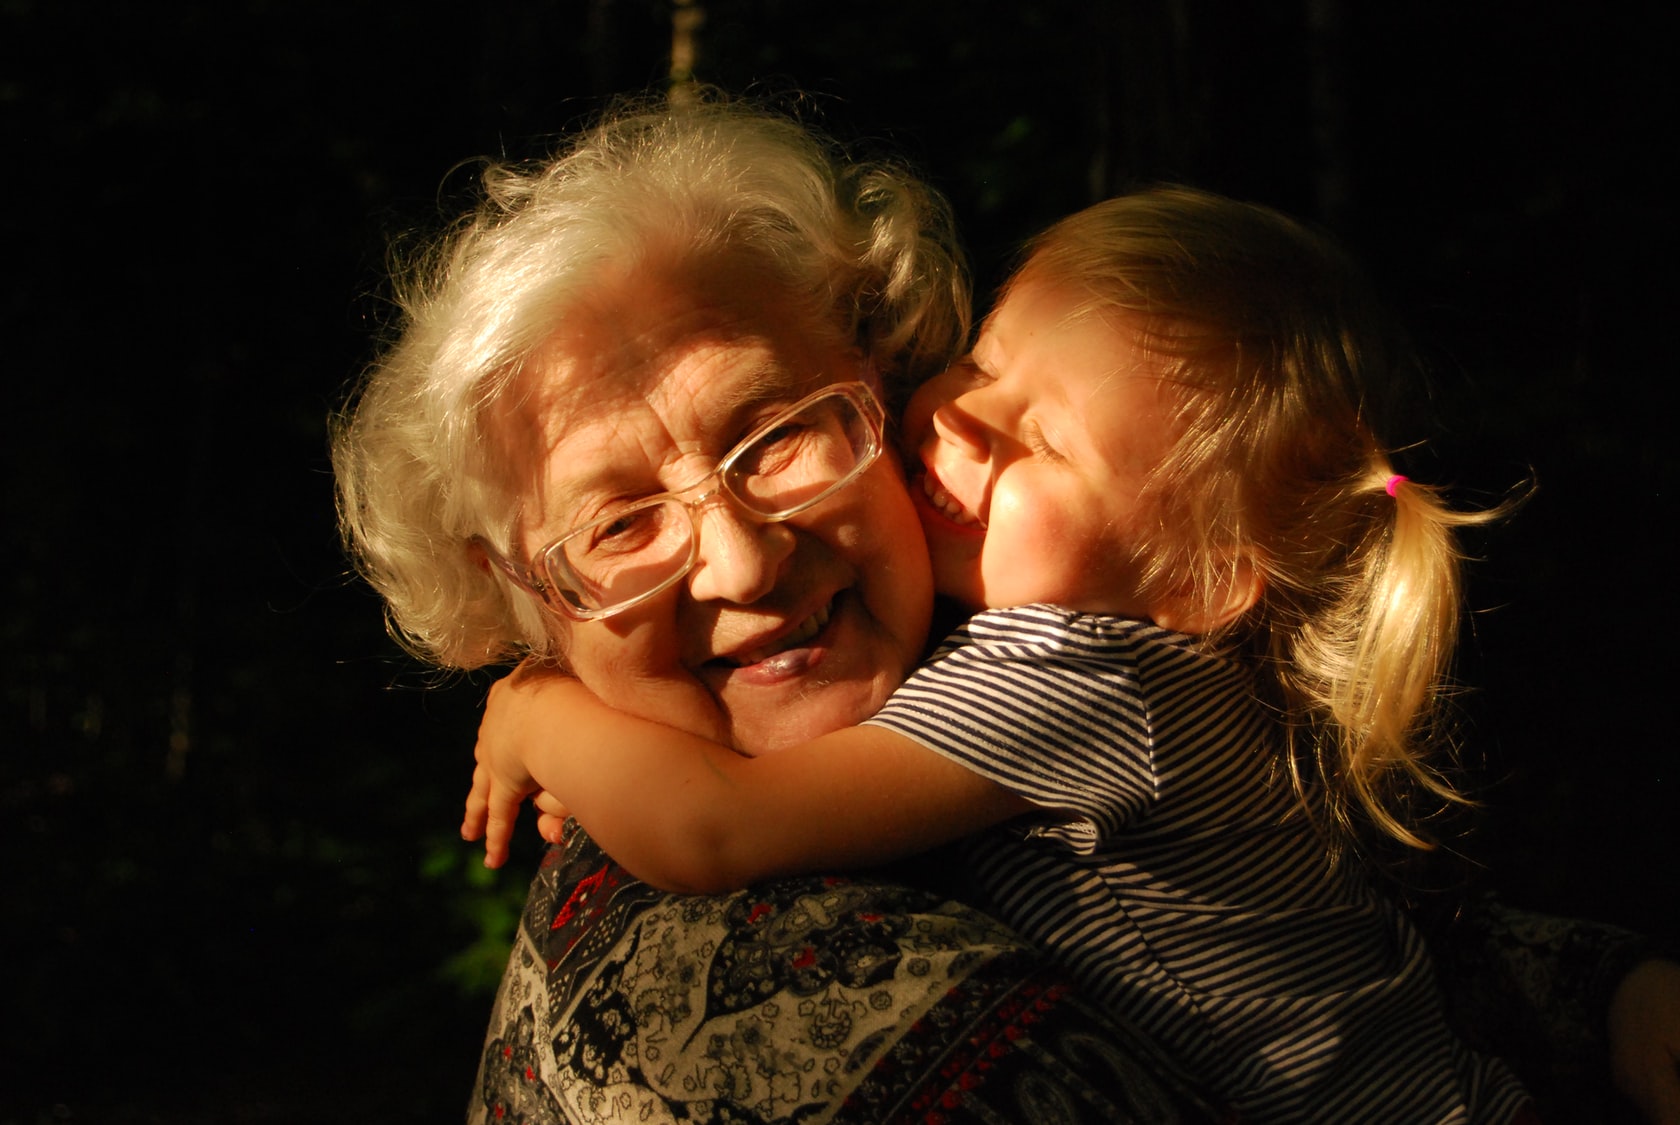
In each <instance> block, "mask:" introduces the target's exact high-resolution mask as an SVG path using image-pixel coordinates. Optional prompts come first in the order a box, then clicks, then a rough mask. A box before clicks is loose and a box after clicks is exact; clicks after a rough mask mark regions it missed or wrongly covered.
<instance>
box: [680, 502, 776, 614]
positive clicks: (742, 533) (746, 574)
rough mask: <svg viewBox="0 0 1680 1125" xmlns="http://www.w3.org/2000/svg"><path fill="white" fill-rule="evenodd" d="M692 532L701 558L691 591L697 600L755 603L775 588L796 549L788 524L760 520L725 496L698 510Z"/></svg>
mask: <svg viewBox="0 0 1680 1125" xmlns="http://www.w3.org/2000/svg"><path fill="white" fill-rule="evenodd" d="M694 533H695V535H697V536H699V540H700V542H699V556H698V557H697V558H696V559H695V561H694V569H693V570H692V571H690V572H689V576H688V591H689V594H690V596H691V597H693V598H695V599H696V600H697V601H728V602H735V603H737V604H739V605H750V604H752V603H753V602H756V601H757V600H758V599H760V598H762V597H764V596H765V595H766V594H768V593H769V592H770V591H771V590H773V589H775V588H776V582H777V580H778V579H779V578H780V577H781V573H782V569H783V565H784V564H785V563H786V562H787V559H788V556H789V555H791V554H792V553H793V548H794V533H793V529H792V528H791V527H789V526H788V525H787V524H786V523H766V522H764V521H762V520H759V519H756V518H754V517H753V516H752V515H751V514H749V513H747V512H743V511H742V510H741V509H740V508H738V507H736V506H735V505H734V504H733V503H732V502H730V501H729V500H728V499H726V498H723V497H719V498H718V499H717V500H716V501H714V502H712V503H708V504H707V505H705V506H704V507H703V508H702V509H701V510H700V511H699V512H698V513H696V515H695V526H694Z"/></svg>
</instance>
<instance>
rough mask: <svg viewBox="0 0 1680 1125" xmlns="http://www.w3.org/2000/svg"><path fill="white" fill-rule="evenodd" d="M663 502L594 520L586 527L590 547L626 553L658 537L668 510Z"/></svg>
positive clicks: (602, 550)
mask: <svg viewBox="0 0 1680 1125" xmlns="http://www.w3.org/2000/svg"><path fill="white" fill-rule="evenodd" d="M666 507H667V506H666V505H664V504H656V505H653V506H652V507H647V508H632V509H630V510H629V511H626V512H620V513H619V514H617V515H615V516H610V517H608V518H607V519H604V520H602V521H601V522H600V523H597V524H595V525H594V526H592V527H591V528H590V529H589V535H588V544H589V550H590V551H591V552H592V553H594V552H601V553H611V554H627V553H629V552H632V551H637V550H640V549H641V548H643V547H645V546H647V545H648V544H649V543H653V542H655V541H657V540H658V539H659V536H660V529H661V528H662V527H663V526H664V523H665V521H666V519H667V518H668V513H667V512H666V510H665V509H666Z"/></svg>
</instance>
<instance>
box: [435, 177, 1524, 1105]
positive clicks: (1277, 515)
mask: <svg viewBox="0 0 1680 1125" xmlns="http://www.w3.org/2000/svg"><path fill="white" fill-rule="evenodd" d="M1361 293H1362V290H1361V288H1360V287H1359V285H1358V284H1357V283H1356V279H1355V277H1354V275H1353V272H1352V271H1351V269H1350V268H1349V267H1348V266H1347V265H1346V264H1345V263H1344V260H1343V259H1342V258H1341V257H1340V256H1339V255H1338V254H1337V253H1336V252H1335V251H1333V250H1332V249H1331V248H1329V247H1328V246H1327V245H1326V244H1324V243H1323V242H1322V241H1321V240H1319V239H1317V238H1315V237H1314V236H1312V235H1310V234H1308V233H1307V232H1306V231H1305V230H1303V229H1302V228H1301V227H1299V226H1297V225H1296V224H1294V223H1292V222H1290V221H1289V220H1287V219H1285V218H1283V217H1282V216H1279V215H1277V214H1275V213H1274V212H1271V211H1269V210H1266V209H1264V208H1259V207H1255V206H1250V205H1245V204H1240V203H1235V202H1232V201H1229V200H1226V199H1222V198H1219V197H1216V196H1211V195H1207V194H1203V193H1198V192H1192V191H1188V190H1183V189H1166V190H1157V191H1151V192H1145V193H1141V194H1137V195H1132V196H1127V197H1123V198H1120V199H1115V200H1111V201H1109V202H1107V203H1103V204H1099V205H1097V206H1095V207H1092V208H1090V209H1088V210H1086V211H1084V212H1081V213H1079V214H1077V215H1074V216H1072V217H1071V218H1069V219H1066V220H1063V221H1062V222H1060V223H1058V224H1057V225H1056V226H1054V227H1052V228H1051V229H1050V230H1049V231H1048V232H1046V233H1045V234H1044V235H1042V236H1041V237H1040V238H1039V239H1038V240H1036V241H1035V242H1034V243H1033V244H1032V245H1031V246H1030V247H1029V253H1028V256H1027V257H1026V259H1025V262H1024V264H1023V265H1022V266H1021V268H1020V269H1019V270H1018V271H1017V272H1016V273H1015V275H1014V276H1013V278H1012V279H1011V280H1010V281H1009V283H1008V284H1007V286H1006V287H1005V289H1004V292H1003V295H1002V297H1001V299H1000V301H999V303H998V305H997V307H996V309H995V310H994V311H993V313H992V314H991V316H990V317H989V318H988V319H987V321H986V323H985V325H984V328H983V329H982V331H981V334H980V336H979V339H978V341H977V343H976V345H975V347H974V350H973V352H972V354H971V355H970V356H969V357H968V358H966V359H965V360H963V361H962V362H960V363H958V364H956V365H955V366H953V367H952V368H951V369H950V370H948V371H947V372H945V373H944V374H943V375H941V376H939V377H938V378H936V379H934V380H933V381H931V382H930V383H929V384H927V385H926V386H924V387H923V388H922V389H921V390H920V391H918V392H917V394H916V396H915V397H914V399H913V400H912V402H911V404H910V407H909V410H908V411H907V414H906V418H905V424H904V428H905V434H906V438H907V441H908V443H909V445H908V448H909V457H908V460H909V462H910V465H911V468H912V470H913V472H912V475H913V476H914V477H917V478H918V479H917V480H916V481H914V482H913V484H912V487H913V489H914V490H916V491H917V493H918V496H919V500H920V510H921V515H922V519H923V524H924V527H925V529H926V532H927V538H928V544H929V547H930V552H931V555H932V558H933V562H934V570H935V578H936V581H937V583H938V587H939V590H940V591H941V593H943V594H946V595H949V596H950V597H952V598H955V599H958V600H959V601H961V602H962V603H963V604H964V605H966V606H969V607H990V608H987V609H986V610H984V611H983V612H980V613H978V614H977V615H976V616H975V617H973V618H972V619H971V620H969V621H968V623H967V624H966V625H964V626H963V627H962V628H960V629H958V630H957V631H956V632H955V633H953V634H952V635H951V637H950V638H948V639H947V640H946V642H945V643H944V645H943V646H942V647H941V648H940V650H939V651H938V652H937V653H936V654H935V655H934V657H933V658H932V660H931V661H930V662H929V663H927V664H926V665H925V666H924V667H923V668H922V669H920V670H919V671H918V672H917V673H916V674H914V675H913V676H912V677H911V678H910V680H909V681H908V682H907V683H906V684H905V685H904V686H903V687H902V688H901V689H900V690H899V691H898V692H897V693H895V694H894V696H893V698H892V699H891V700H890V701H889V703H888V704H887V706H886V707H885V709H884V710H882V711H881V713H880V714H878V715H877V716H875V717H874V718H873V719H871V720H870V721H869V722H868V723H867V724H865V725H864V726H861V727H858V728H853V729H851V730H844V731H839V732H836V733H835V734H832V735H829V736H826V737H823V738H820V739H817V740H815V741H814V742H811V743H808V744H806V745H804V746H801V747H797V748H794V749H790V750H787V751H783V752H781V753H777V754H773V755H769V756H765V757H760V758H756V759H751V758H744V757H740V756H738V755H736V754H734V753H732V752H730V751H728V750H725V749H723V748H721V747H717V746H715V745H712V744H710V743H706V742H704V741H702V740H698V739H691V738H688V737H686V736H683V735H679V734H677V733H675V732H673V731H671V730H669V729H667V728H665V727H662V726H659V725H657V724H652V723H641V722H637V721H634V720H630V719H627V718H624V717H622V716H619V715H617V714H616V713H614V712H611V711H609V710H607V709H606V708H605V707H603V706H602V705H600V704H599V703H595V702H593V700H592V698H591V697H589V695H588V693H587V692H586V691H584V690H583V689H582V688H581V687H577V686H576V685H568V684H566V683H564V682H560V681H549V682H548V686H545V687H544V688H543V689H542V690H541V691H540V692H538V693H532V698H531V699H528V700H527V701H526V702H525V703H524V704H521V706H523V707H527V708H529V711H528V713H527V714H526V715H524V716H522V717H520V718H518V719H517V720H515V722H514V727H515V728H517V729H516V730H515V731H514V732H513V734H512V736H504V732H506V731H507V730H508V728H507V726H506V725H505V724H503V725H498V726H497V727H495V728H494V730H492V728H490V727H489V726H487V728H486V729H487V732H488V733H487V735H486V736H485V737H481V741H480V745H479V757H480V766H479V770H478V772H477V773H476V774H475V778H474V788H473V793H472V795H471V797H469V800H468V815H467V820H466V825H465V831H466V834H467V835H468V837H469V838H476V836H477V835H478V834H479V833H480V832H481V831H483V830H484V827H485V823H486V818H487V817H488V818H489V820H490V821H491V825H492V830H491V840H490V844H489V850H490V859H491V861H493V862H500V858H501V856H502V855H503V854H505V844H506V837H507V832H508V825H509V824H510V823H511V820H512V814H513V812H514V810H515V809H516V808H517V804H518V802H519V801H520V800H521V799H523V798H524V797H525V796H527V795H528V794H529V793H530V792H532V791H533V790H534V789H536V788H538V787H540V788H542V789H545V790H547V791H549V792H550V793H552V794H554V795H555V796H556V797H558V798H559V799H560V800H563V801H564V802H565V803H566V805H567V806H568V808H569V809H570V811H571V812H572V814H573V815H575V816H576V817H577V819H578V821H579V822H580V823H581V824H582V825H583V826H584V827H585V828H586V829H587V830H588V831H589V832H590V833H591V835H593V836H594V837H595V838H596V839H597V841H598V842H600V843H601V844H602V846H603V847H605V848H606V850H607V851H608V852H609V853H610V854H612V855H613V856H614V857H615V858H617V859H618V860H619V862H621V863H623V864H624V866H625V867H627V868H628V869H629V870H630V871H632V872H633V873H635V874H637V875H639V876H640V877H642V878H643V879H646V880H647V881H649V882H652V883H655V884H657V885H661V886H665V887H668V888H674V889H680V890H712V889H721V888H733V887H737V886H740V885H744V884H745V883H748V882H751V881H753V880H755V879H757V878H761V877H764V876H769V875H773V874H780V873H784V872H790V871H798V870H817V869H825V868H832V867H834V866H835V865H844V864H867V863H872V862H876V861H880V860H885V859H889V858H894V857H897V856H901V855H904V854H908V853H911V852H914V851H917V850H920V849H923V848H926V847H929V846H932V845H934V844H938V843H943V842H947V841H949V840H952V839H956V838H958V837H961V836H964V835H967V834H969V833H972V832H976V831H977V830H979V829H982V828H986V827H989V826H993V825H1000V824H1003V822H1005V821H1008V822H1009V823H1008V824H1007V825H1004V827H1002V828H999V829H998V830H996V831H991V832H984V833H980V834H979V835H977V836H975V837H974V838H973V840H972V842H971V844H970V845H969V853H970V856H971V858H972V862H973V865H974V872H975V874H976V876H977V877H978V879H979V881H980V883H981V885H982V886H983V887H984V888H985V890H986V891H987V892H988V893H989V894H990V895H991V896H992V897H993V899H994V900H995V903H996V906H997V909H998V910H999V911H1000V913H1001V916H1002V917H1003V918H1004V920H1005V921H1007V922H1009V923H1010V924H1011V925H1013V926H1014V927H1016V928H1017V929H1018V930H1020V931H1021V932H1022V933H1023V934H1025V935H1026V936H1027V937H1029V938H1031V939H1032V940H1034V941H1035V942H1037V943H1038V944H1040V945H1041V946H1042V947H1043V948H1044V949H1046V950H1047V951H1048V952H1050V954H1051V955H1052V956H1054V957H1056V958H1058V959H1060V960H1061V961H1062V962H1063V963H1064V964H1065V965H1067V966H1068V967H1069V968H1070V969H1071V970H1073V972H1074V973H1075V974H1076V975H1077V976H1078V977H1079V978H1080V979H1081V980H1082V981H1083V983H1084V984H1085V985H1086V986H1087V987H1088V988H1089V989H1090V990H1091V991H1092V992H1093V994H1095V995H1096V996H1097V997H1098V998H1099V999H1101V1000H1103V1001H1104V1002H1105V1003H1107V1004H1109V1005H1111V1006H1112V1007H1113V1009H1114V1010H1116V1011H1117V1012H1119V1013H1121V1014H1122V1015H1123V1016H1124V1017H1125V1018H1128V1019H1130V1020H1132V1021H1134V1022H1136V1023H1139V1024H1141V1025H1142V1026H1143V1027H1144V1028H1145V1029H1146V1030H1148V1031H1150V1032H1152V1033H1153V1034H1154V1035H1155V1036H1156V1037H1157V1038H1158V1040H1159V1041H1161V1042H1162V1043H1164V1044H1166V1045H1168V1046H1169V1047H1170V1048H1171V1049H1173V1050H1174V1051H1175V1052H1176V1053H1177V1054H1178V1055H1179V1057H1180V1058H1181V1059H1183V1060H1184V1061H1185V1062H1186V1063H1187V1064H1188V1065H1189V1066H1190V1067H1191V1068H1193V1070H1195V1071H1196V1072H1197V1073H1198V1074H1199V1075H1200V1076H1202V1077H1203V1078H1204V1079H1205V1080H1206V1081H1207V1082H1208V1083H1209V1084H1210V1085H1211V1086H1212V1088H1213V1089H1214V1090H1215V1091H1217V1093H1218V1094H1219V1095H1221V1096H1222V1097H1223V1098H1224V1099H1226V1100H1227V1101H1228V1102H1229V1103H1230V1104H1231V1105H1232V1106H1234V1107H1235V1108H1236V1109H1237V1110H1238V1111H1239V1113H1240V1114H1241V1116H1242V1118H1243V1119H1244V1120H1245V1121H1259V1122H1266V1121H1300V1120H1323V1121H1373V1120H1382V1121H1388V1122H1410V1121H1419V1122H1422V1121H1429V1122H1434V1121H1510V1120H1515V1119H1518V1117H1519V1115H1520V1114H1522V1113H1525V1112H1527V1111H1526V1109H1525V1108H1524V1103H1525V1097H1524V1094H1523V1092H1522V1091H1521V1089H1520V1088H1519V1087H1518V1085H1517V1084H1516V1082H1515V1080H1514V1079H1513V1078H1511V1077H1510V1076H1509V1074H1508V1073H1507V1072H1506V1071H1505V1070H1504V1069H1503V1067H1501V1066H1500V1065H1499V1064H1497V1063H1496V1062H1494V1061H1492V1060H1488V1059H1483V1058H1479V1057H1476V1056H1474V1055H1472V1054H1471V1053H1470V1052H1469V1051H1468V1050H1467V1049H1465V1048H1464V1047H1463V1046H1462V1045H1461V1044H1459V1043H1458V1042H1457V1041H1456V1040H1455V1039H1454V1038H1453V1036H1452V1035H1451V1034H1450V1033H1449V1032H1448V1030H1447V1029H1446V1026H1445V1024H1444V1022H1443V1019H1442V1013H1441V1011H1440V1003H1439V999H1438V997H1437V995H1436V990H1435V984H1434V980H1433V975H1432V972H1431V969H1430V966H1429V964H1428V961H1427V956H1426V953H1425V951H1424V947H1423V943H1422V941H1421V940H1420V939H1419V937H1418V936H1417V934H1416V933H1415V932H1414V931H1413V930H1412V929H1411V928H1410V927H1409V926H1408V925H1407V924H1406V923H1405V922H1404V920H1403V919H1402V918H1401V917H1400V916H1399V914H1398V912H1397V911H1396V910H1395V909H1394V908H1393V907H1392V906H1391V905H1390V904H1389V903H1388V902H1387V900H1386V899H1384V898H1383V897H1382V896H1381V895H1380V894H1378V893H1377V892H1376V891H1375V890H1374V889H1373V888H1372V887H1371V886H1370V885H1369V884H1368V883H1367V882H1366V881H1365V879H1364V878H1363V877H1362V875H1361V873H1360V871H1359V870H1358V865H1357V864H1354V863H1350V862H1337V861H1336V857H1337V853H1338V852H1339V851H1341V850H1342V849H1343V847H1344V846H1345V845H1347V844H1349V843H1352V842H1355V841H1357V840H1358V839H1359V838H1360V836H1361V834H1362V833H1363V832H1365V831H1366V830H1367V829H1368V828H1371V827H1374V828H1375V829H1376V830H1378V831H1379V832H1381V833H1384V834H1386V835H1387V836H1388V837H1391V838H1393V839H1396V840H1398V841H1401V842H1403V843H1405V844H1407V845H1412V846H1420V847H1421V846H1426V839H1425V837H1424V835H1423V832H1422V829H1421V827H1420V824H1419V819H1420V815H1421V814H1420V812H1419V810H1420V808H1422V807H1424V805H1425V804H1426V803H1429V802H1433V803H1437V804H1438V803H1441V802H1451V801H1454V800H1457V796H1456V794H1455V793H1454V791H1453V790H1452V788H1451V787H1450V786H1449V784H1448V783H1447V782H1446V780H1445V779H1444V778H1443V777H1442V776H1441V774H1440V773H1439V772H1438V770H1437V767H1436V765H1435V762H1434V760H1433V759H1434V757H1435V755H1436V753H1437V748H1436V744H1435V741H1434V737H1433V735H1434V732H1433V731H1432V729H1431V726H1432V724H1431V719H1432V714H1433V709H1434V704H1435V700H1436V698H1437V692H1438V691H1439V689H1440V687H1441V683H1442V680H1443V677H1444V674H1445V672H1446V670H1447V666H1448V662H1449V660H1450V657H1451V652H1452V648H1453V641H1454V635H1455V630H1456V622H1457V615H1458V609H1459V606H1458V586H1457V567H1458V561H1459V559H1458V556H1457V554H1456V553H1455V551H1454V548H1453V544H1452V535H1451V532H1452V529H1453V527H1455V526H1456V525H1462V524H1467V523H1472V522H1477V521H1480V520H1485V519H1487V518H1489V517H1488V515H1486V514H1482V515H1464V514H1456V513H1453V512H1451V511H1450V510H1448V509H1447V508H1445V507H1444V506H1443V505H1442V503H1441V502H1440V501H1439V500H1438V498H1437V497H1436V495H1435V494H1434V493H1433V492H1432V491H1431V490H1429V489H1428V488H1426V487H1425V486H1422V485H1419V484H1416V483H1413V482H1410V481H1408V480H1406V479H1405V478H1404V477H1402V476H1400V475H1398V474H1397V473H1396V472H1395V471H1394V469H1393V467H1392V465H1391V464H1390V462H1389V459H1388V456H1387V454H1386V453H1385V451H1384V447H1383V446H1382V445H1381V444H1380V442H1379V440H1378V438H1377V436H1376V435H1375V433H1374V432H1373V430H1372V429H1371V426H1370V422H1369V419H1368V417H1367V410H1368V408H1369V397H1370V395H1371V394H1372V393H1373V391H1374V390H1375V389H1380V388H1381V387H1382V386H1383V385H1384V384H1385V383H1387V382H1389V381H1391V377H1392V374H1393V371H1392V368H1393V366H1394V365H1395V364H1397V363H1400V362H1403V358H1404V357H1403V356H1402V355H1400V354H1398V353H1397V352H1396V351H1394V350H1393V349H1392V347H1391V341H1390V339H1389V337H1388V335H1387V334H1386V332H1385V331H1384V329H1383V322H1382V320H1381V318H1380V317H1379V315H1378V313H1377V312H1376V310H1375V309H1374V308H1372V307H1371V306H1370V305H1369V304H1368V303H1367V302H1366V301H1365V300H1364V298H1363V297H1362V296H1360V294H1361ZM999 607H1018V608H999ZM539 698H540V700H541V703H540V704H539V703H538V702H537V700H538V699H539ZM542 715H555V716H563V721H564V722H565V723H566V724H567V726H566V728H565V729H567V730H568V731H569V732H570V733H569V738H568V745H569V746H571V747H577V746H582V747H589V748H591V749H589V750H584V751H579V750H571V749H568V748H566V747H556V746H554V745H553V743H552V739H551V738H550V739H549V740H548V741H547V742H545V741H544V739H543V731H544V730H547V731H552V730H553V729H554V727H553V726H552V724H551V722H550V723H549V724H547V725H545V723H544V721H543V720H542V718H541V717H540V716H542ZM521 724H523V725H522V726H521ZM595 747H599V748H600V749H599V750H595V749H594V748H595ZM930 751H931V752H930Z"/></svg>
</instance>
